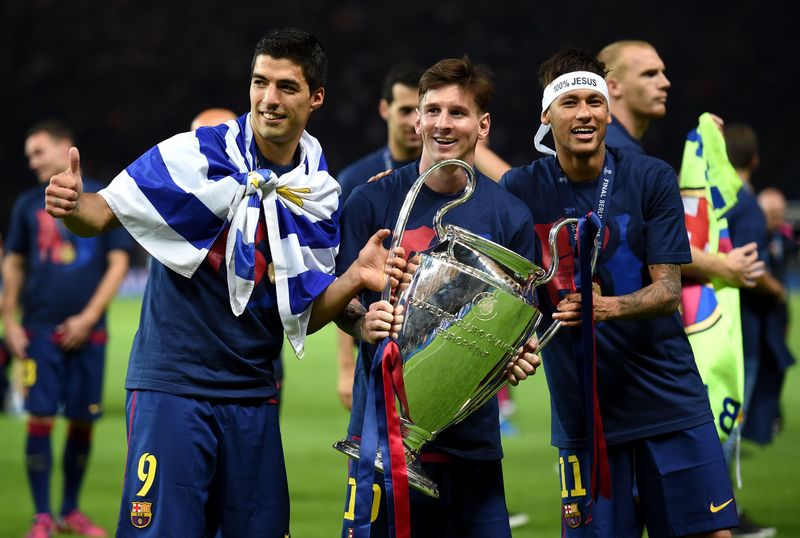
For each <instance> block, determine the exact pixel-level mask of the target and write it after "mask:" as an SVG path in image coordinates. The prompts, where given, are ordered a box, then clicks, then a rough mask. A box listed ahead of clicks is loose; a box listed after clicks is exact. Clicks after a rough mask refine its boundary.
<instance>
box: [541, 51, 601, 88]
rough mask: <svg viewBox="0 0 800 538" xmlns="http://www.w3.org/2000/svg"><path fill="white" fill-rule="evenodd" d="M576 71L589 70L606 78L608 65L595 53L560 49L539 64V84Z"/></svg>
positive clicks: (545, 83) (544, 83)
mask: <svg viewBox="0 0 800 538" xmlns="http://www.w3.org/2000/svg"><path fill="white" fill-rule="evenodd" d="M575 71H588V72H590V73H594V74H596V75H599V76H600V77H603V78H605V76H606V66H605V65H604V64H603V62H601V61H600V60H598V59H597V58H596V57H595V56H594V55H593V54H591V53H590V52H587V51H585V50H581V49H564V50H562V51H559V52H557V53H555V54H553V55H552V56H550V57H549V58H548V59H546V60H545V61H544V62H542V65H540V66H539V71H538V73H537V74H538V76H539V84H541V85H542V88H544V87H545V86H547V85H548V84H550V83H551V82H552V81H553V80H555V79H557V78H558V77H560V76H561V75H566V74H567V73H573V72H575Z"/></svg>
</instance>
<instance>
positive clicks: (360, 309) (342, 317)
mask: <svg viewBox="0 0 800 538" xmlns="http://www.w3.org/2000/svg"><path fill="white" fill-rule="evenodd" d="M366 313H367V309H366V308H364V305H362V304H361V302H360V301H359V300H358V299H356V298H353V299H352V300H351V301H350V303H348V305H347V306H346V307H345V308H344V310H342V312H341V313H340V314H339V315H338V316H336V317H335V318H334V320H333V321H334V322H336V325H337V326H338V327H339V328H340V329H341V330H342V331H344V332H345V333H347V334H349V335H350V336H352V337H353V338H355V339H356V340H360V339H361V328H362V326H363V324H364V315H365V314H366Z"/></svg>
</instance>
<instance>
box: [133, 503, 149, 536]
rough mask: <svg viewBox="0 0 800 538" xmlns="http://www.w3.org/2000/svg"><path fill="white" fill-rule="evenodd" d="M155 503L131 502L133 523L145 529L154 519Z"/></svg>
mask: <svg viewBox="0 0 800 538" xmlns="http://www.w3.org/2000/svg"><path fill="white" fill-rule="evenodd" d="M152 506H153V503H146V502H141V501H132V502H131V524H133V526H134V527H136V528H137V529H143V528H145V527H146V526H148V525H149V524H150V522H151V521H153V510H152Z"/></svg>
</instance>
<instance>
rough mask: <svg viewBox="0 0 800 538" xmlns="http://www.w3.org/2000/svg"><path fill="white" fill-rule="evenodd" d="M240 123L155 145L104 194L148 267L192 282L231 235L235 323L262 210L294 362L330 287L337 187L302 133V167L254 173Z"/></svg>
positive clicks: (245, 126) (246, 119)
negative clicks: (222, 237)
mask: <svg viewBox="0 0 800 538" xmlns="http://www.w3.org/2000/svg"><path fill="white" fill-rule="evenodd" d="M257 155H258V148H257V147H256V143H255V138H254V136H253V128H252V126H251V124H250V114H249V113H248V114H245V115H244V116H241V117H239V118H237V119H236V120H231V121H228V122H226V123H223V124H221V125H218V126H216V127H206V128H200V129H198V130H197V131H195V132H191V133H182V134H179V135H176V136H173V137H172V138H170V139H168V140H165V141H164V142H161V143H160V144H158V145H156V146H155V147H153V148H151V149H150V150H149V151H147V152H146V153H145V154H144V155H142V156H141V157H139V158H138V159H137V160H136V161H134V162H133V163H132V164H131V165H130V166H128V167H127V168H126V169H125V170H123V171H122V172H120V174H119V175H118V176H117V177H115V178H114V180H113V181H112V182H111V184H110V185H109V186H108V187H107V188H105V189H103V190H102V191H100V194H101V195H102V196H103V198H105V200H106V201H107V202H108V205H109V206H110V207H111V209H112V210H113V211H114V214H115V215H116V216H117V219H119V221H120V222H121V223H122V225H123V226H125V228H126V229H127V230H128V231H129V232H130V233H131V235H133V237H134V238H135V239H136V240H137V241H138V242H139V244H141V245H142V246H143V247H144V248H145V249H146V250H147V251H148V252H149V253H150V254H151V255H152V256H153V257H154V258H156V259H157V260H158V261H160V262H161V263H163V264H164V265H165V266H167V267H169V268H170V269H172V270H173V271H175V272H176V273H178V274H180V275H183V276H185V277H187V278H190V277H191V276H192V275H193V274H194V272H195V271H196V270H197V268H198V267H199V266H200V264H201V263H202V262H203V260H204V259H205V257H206V255H207V253H208V250H209V248H211V246H212V245H213V243H214V241H215V240H216V238H217V237H218V236H219V234H220V233H222V232H223V231H224V230H225V229H226V228H229V232H228V237H227V244H226V249H225V264H226V267H227V270H228V293H229V296H230V304H231V310H232V311H233V313H234V314H236V315H237V316H238V315H240V314H241V313H242V312H243V311H244V309H245V307H246V306H247V303H248V301H249V299H250V294H251V293H252V291H253V287H254V275H255V233H256V227H257V224H258V218H259V214H260V208H261V206H263V208H264V214H265V219H266V226H267V235H268V240H269V248H270V250H271V254H272V258H273V264H274V272H275V286H276V290H277V298H278V308H279V311H280V316H281V321H282V322H283V327H284V330H285V331H286V335H287V337H288V338H289V341H290V342H291V344H292V347H293V348H294V350H295V353H296V354H297V356H298V357H302V355H303V342H304V340H305V335H306V330H307V327H308V320H309V317H310V315H311V306H312V304H313V302H314V299H315V298H316V297H317V296H318V295H319V294H320V293H322V292H323V291H324V290H325V288H326V287H327V286H328V285H329V284H330V283H331V282H333V280H334V278H335V277H334V276H333V270H334V267H335V264H334V260H335V258H336V253H337V251H338V249H339V226H338V222H337V221H338V217H339V212H338V205H339V191H340V189H339V184H338V183H337V182H336V180H335V179H334V178H333V177H331V175H330V174H329V173H328V164H327V162H326V161H325V156H324V155H323V154H322V147H321V146H320V144H319V142H318V141H317V139H316V138H314V137H313V136H311V135H309V134H308V133H307V132H303V135H302V138H301V139H300V160H299V164H298V166H297V167H296V168H294V169H293V170H291V171H289V172H287V173H285V174H283V175H281V176H277V175H276V174H275V173H274V172H272V171H271V170H267V169H259V168H258V165H257V163H258V160H257V158H256V156H257Z"/></svg>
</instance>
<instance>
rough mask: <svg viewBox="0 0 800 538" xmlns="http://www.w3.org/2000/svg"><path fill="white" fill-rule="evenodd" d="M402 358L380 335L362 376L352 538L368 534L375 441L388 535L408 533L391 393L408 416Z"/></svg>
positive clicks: (406, 536)
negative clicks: (364, 390)
mask: <svg viewBox="0 0 800 538" xmlns="http://www.w3.org/2000/svg"><path fill="white" fill-rule="evenodd" d="M402 364H403V361H402V358H401V356H400V349H399V348H398V347H397V343H396V342H395V341H393V340H391V339H389V338H386V339H384V340H383V342H381V344H380V346H378V349H377V351H376V352H375V360H374V361H373V365H372V369H371V372H370V379H369V381H368V385H369V387H368V390H367V404H366V408H365V410H364V423H363V427H362V431H361V450H360V454H359V459H358V462H357V468H356V503H355V518H354V523H353V531H354V534H353V536H354V538H369V536H370V518H371V514H372V497H373V494H372V482H373V480H374V478H375V456H376V453H377V448H378V443H380V446H381V455H382V457H383V470H384V472H383V477H384V487H385V491H386V508H387V513H388V517H387V523H388V529H389V536H390V538H410V537H411V525H410V508H409V498H408V468H407V467H406V458H405V449H404V447H403V437H402V433H401V431H400V417H399V416H398V414H397V406H396V404H395V395H397V398H398V399H399V400H400V405H401V406H402V408H403V411H404V412H405V413H406V416H409V415H408V402H407V399H406V394H405V387H404V385H403V377H402V376H403V372H402Z"/></svg>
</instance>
